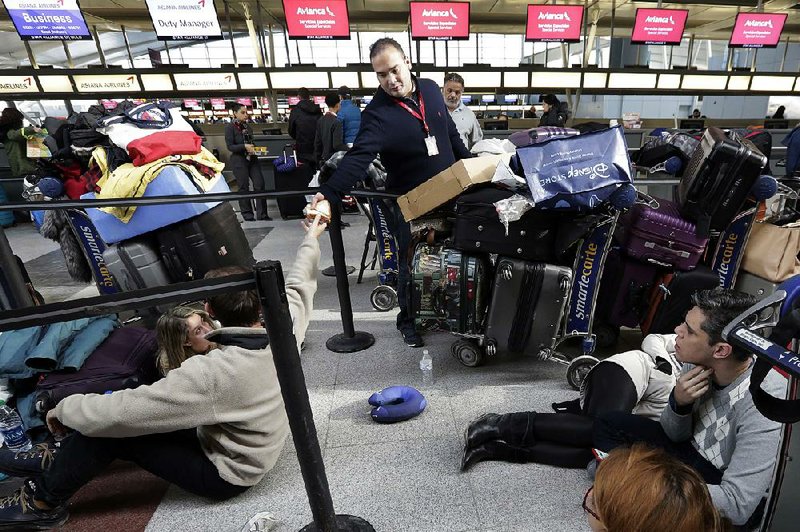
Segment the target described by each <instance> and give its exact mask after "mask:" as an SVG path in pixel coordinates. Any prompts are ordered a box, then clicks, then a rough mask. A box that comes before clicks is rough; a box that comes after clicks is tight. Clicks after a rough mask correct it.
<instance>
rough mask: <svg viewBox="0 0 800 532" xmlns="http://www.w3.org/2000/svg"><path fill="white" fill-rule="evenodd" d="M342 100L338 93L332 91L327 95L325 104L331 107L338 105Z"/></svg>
mask: <svg viewBox="0 0 800 532" xmlns="http://www.w3.org/2000/svg"><path fill="white" fill-rule="evenodd" d="M340 101H341V100H339V95H338V94H334V93H332V92H330V93H328V94H326V95H325V105H327V106H328V108H329V109H332V108H334V107H336V106H337V105H338V104H339V102H340Z"/></svg>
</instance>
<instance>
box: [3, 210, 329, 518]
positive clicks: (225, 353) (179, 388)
mask: <svg viewBox="0 0 800 532" xmlns="http://www.w3.org/2000/svg"><path fill="white" fill-rule="evenodd" d="M324 229H325V224H324V223H322V224H321V223H319V216H318V217H317V219H316V220H315V221H314V222H313V223H310V224H308V223H307V234H306V237H305V239H304V240H303V242H302V244H301V245H300V247H299V249H298V251H297V258H296V260H295V264H294V267H293V268H292V270H291V272H289V274H288V275H287V277H286V295H287V298H288V301H289V307H290V310H291V313H292V318H293V322H294V334H295V337H296V339H297V342H298V344H299V343H300V342H302V340H303V338H304V337H305V333H306V329H307V327H308V323H309V320H310V318H311V311H312V307H313V298H314V293H315V292H316V290H317V282H316V272H317V270H318V269H319V255H320V251H319V243H318V238H319V235H320V234H322V232H323V231H324ZM234 269H235V270H236V271H227V272H226V273H227V274H231V273H239V272H245V271H247V270H245V269H244V268H241V269H239V268H229V269H226V270H234ZM215 272H216V271H215ZM213 276H218V275H213ZM206 308H207V311H208V312H209V313H210V314H211V315H212V316H214V317H216V318H217V319H219V321H220V322H222V325H223V327H222V328H221V329H216V330H214V331H212V332H210V333H208V334H207V335H206V336H205V339H206V340H209V341H211V342H214V343H215V344H216V348H214V349H211V351H209V352H208V353H206V354H204V355H199V354H198V355H195V356H191V357H189V358H187V359H185V360H184V361H183V362H182V363H181V364H180V365H179V366H178V367H175V368H173V369H171V370H170V371H169V373H167V376H166V377H164V378H163V379H161V380H160V381H157V382H155V383H154V384H152V385H149V386H140V387H138V388H135V389H132V390H122V391H117V392H114V393H112V394H110V395H97V394H88V395H81V394H77V395H72V396H70V397H67V398H66V399H64V400H62V401H61V402H59V403H58V405H57V406H56V407H55V408H54V409H53V410H51V411H50V412H48V414H47V425H48V427H49V428H50V430H51V432H53V434H56V435H58V434H63V433H64V432H65V427H67V428H70V429H73V430H75V433H74V434H71V435H70V436H68V437H67V438H66V439H65V440H64V441H63V442H61V445H60V449H57V448H56V447H55V446H49V445H47V444H40V445H37V447H36V450H35V451H34V452H30V451H28V452H24V453H14V452H12V451H9V450H8V449H2V450H0V471H6V472H8V473H10V474H14V475H16V476H28V477H29V478H28V479H27V480H26V481H25V483H24V484H23V486H22V487H21V488H20V489H19V490H18V491H17V492H16V493H15V494H13V495H11V496H8V497H5V498H3V499H0V529H11V528H13V529H14V530H19V529H21V528H24V529H26V530H28V529H33V528H36V529H37V530H39V529H41V530H44V529H45V528H49V527H56V526H60V525H61V524H63V523H64V522H66V520H67V516H68V514H67V503H68V501H69V499H70V497H72V495H74V494H75V492H77V491H78V489H80V488H81V487H82V486H83V485H84V484H86V483H87V482H89V481H90V480H91V479H92V478H94V477H95V476H96V475H98V474H100V473H101V472H102V471H103V470H104V469H105V468H106V467H107V466H108V465H109V464H110V463H111V462H112V461H114V460H115V459H122V460H128V461H132V462H134V463H136V464H138V465H140V466H141V467H142V468H144V469H146V470H147V471H149V472H151V473H153V474H154V475H157V476H159V477H161V478H163V479H165V480H167V481H169V482H172V483H174V484H176V485H178V486H180V487H181V488H183V489H185V490H187V491H190V492H192V493H195V494H197V495H200V496H203V497H209V498H212V499H217V500H224V499H228V498H230V497H234V496H236V495H238V494H240V493H243V492H244V491H246V490H247V489H248V488H249V487H251V486H254V485H256V484H258V483H259V482H260V481H261V479H263V478H264V476H265V475H266V474H267V473H268V472H269V471H270V470H271V469H272V467H273V466H274V465H275V463H276V462H277V460H278V456H279V454H280V452H281V449H282V448H283V445H284V442H285V440H286V436H287V435H288V433H289V425H288V419H287V417H286V412H285V409H284V404H283V398H282V396H281V390H280V385H279V383H278V379H277V374H276V370H275V366H274V363H273V358H272V356H273V354H272V350H271V348H270V346H269V340H268V338H267V336H266V331H264V329H263V327H262V326H261V316H260V310H261V306H260V303H259V298H258V295H257V294H256V293H255V291H254V290H248V291H243V292H235V293H225V294H221V295H218V296H213V297H211V298H209V300H208V302H207V303H206ZM198 327H200V325H198ZM191 341H192V337H191V336H187V343H191ZM206 344H207V342H206ZM50 458H52V462H51V461H50Z"/></svg>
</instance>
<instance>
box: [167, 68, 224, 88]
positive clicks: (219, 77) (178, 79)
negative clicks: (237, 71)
mask: <svg viewBox="0 0 800 532" xmlns="http://www.w3.org/2000/svg"><path fill="white" fill-rule="evenodd" d="M173 77H174V78H175V86H176V88H177V90H179V91H183V90H190V91H191V90H211V91H224V90H236V89H237V88H238V87H237V86H236V78H235V77H234V75H233V74H232V73H229V72H222V73H212V72H202V73H198V74H173Z"/></svg>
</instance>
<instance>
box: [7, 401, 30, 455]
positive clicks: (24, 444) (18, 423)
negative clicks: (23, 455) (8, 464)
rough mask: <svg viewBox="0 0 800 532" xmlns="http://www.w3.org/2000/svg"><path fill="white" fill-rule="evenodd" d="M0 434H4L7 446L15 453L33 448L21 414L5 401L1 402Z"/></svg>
mask: <svg viewBox="0 0 800 532" xmlns="http://www.w3.org/2000/svg"><path fill="white" fill-rule="evenodd" d="M0 432H2V434H3V439H4V440H5V444H6V446H7V447H8V448H9V449H10V450H12V451H14V452H15V453H16V452H19V451H28V450H30V449H31V447H33V446H32V445H31V440H30V439H29V438H28V435H27V434H25V428H24V427H23V426H22V420H21V419H20V418H19V414H17V411H16V410H14V409H13V408H11V407H10V406H8V405H7V404H6V402H5V401H0Z"/></svg>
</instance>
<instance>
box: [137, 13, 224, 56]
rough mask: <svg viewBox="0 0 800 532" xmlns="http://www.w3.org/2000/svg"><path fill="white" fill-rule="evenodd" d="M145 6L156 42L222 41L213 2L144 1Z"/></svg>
mask: <svg viewBox="0 0 800 532" xmlns="http://www.w3.org/2000/svg"><path fill="white" fill-rule="evenodd" d="M145 3H146V4H147V11H148V12H149V13H150V20H151V21H152V22H153V28H155V30H156V37H158V39H159V40H162V41H166V40H187V39H188V40H198V39H221V38H222V29H220V27H219V19H218V18H217V8H216V7H215V6H214V0H146V1H145ZM160 55H161V54H160V53H159V60H160Z"/></svg>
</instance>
